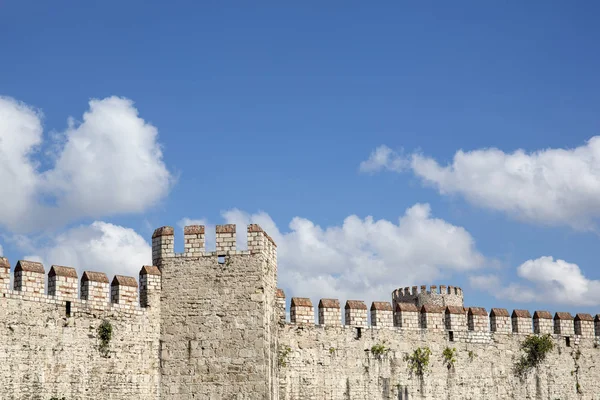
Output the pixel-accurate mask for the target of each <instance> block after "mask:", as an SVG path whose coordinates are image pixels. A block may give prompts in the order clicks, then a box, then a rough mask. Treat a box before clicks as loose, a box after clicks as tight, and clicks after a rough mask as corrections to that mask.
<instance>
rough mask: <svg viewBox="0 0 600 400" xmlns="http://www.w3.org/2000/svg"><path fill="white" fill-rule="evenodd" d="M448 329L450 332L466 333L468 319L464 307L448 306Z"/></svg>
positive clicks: (446, 313) (446, 316) (446, 314)
mask: <svg viewBox="0 0 600 400" xmlns="http://www.w3.org/2000/svg"><path fill="white" fill-rule="evenodd" d="M445 318H446V329H448V330H449V331H466V330H467V317H466V315H465V311H464V309H463V307H459V306H447V307H446V312H445Z"/></svg>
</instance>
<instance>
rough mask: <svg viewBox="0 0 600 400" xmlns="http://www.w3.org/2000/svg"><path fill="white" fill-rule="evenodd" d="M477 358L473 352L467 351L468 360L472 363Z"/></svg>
mask: <svg viewBox="0 0 600 400" xmlns="http://www.w3.org/2000/svg"><path fill="white" fill-rule="evenodd" d="M475 357H477V354H475V352H474V351H473V350H469V360H471V361H473V360H474V359H475Z"/></svg>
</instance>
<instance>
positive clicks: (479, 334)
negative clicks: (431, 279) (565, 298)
mask: <svg viewBox="0 0 600 400" xmlns="http://www.w3.org/2000/svg"><path fill="white" fill-rule="evenodd" d="M368 310H370V314H369V315H370V318H369V319H367V312H368ZM344 311H345V320H344V321H341V318H340V316H341V307H340V301H339V300H338V299H321V300H320V301H319V306H318V314H317V315H316V317H317V321H318V323H315V310H314V307H313V305H312V302H311V300H310V299H309V298H304V297H293V298H292V302H291V309H290V316H291V324H302V325H315V326H316V325H321V326H342V327H348V328H369V327H371V328H374V329H394V330H402V331H404V330H410V331H431V332H447V333H448V334H449V337H455V338H460V337H464V338H466V337H471V336H469V335H475V336H473V338H472V339H470V340H475V341H477V340H479V341H485V340H491V337H492V335H527V334H532V333H535V334H546V333H550V334H554V335H560V336H572V337H579V338H581V339H593V340H600V314H598V315H596V316H592V315H590V314H583V313H579V314H577V315H576V316H575V317H572V316H571V314H569V313H563V312H557V313H556V314H555V316H554V317H553V316H552V314H550V313H549V312H548V311H540V310H538V311H535V313H534V314H533V316H532V314H531V313H530V312H529V311H528V310H519V309H516V310H513V311H512V313H509V311H508V310H507V309H505V308H491V309H490V312H489V313H488V312H487V311H486V309H485V308H483V307H469V308H464V307H459V306H446V307H440V306H436V305H431V304H426V305H423V306H422V307H420V308H417V306H416V305H415V304H413V303H397V304H396V306H395V307H394V308H392V306H391V305H390V303H389V302H381V301H374V302H372V303H371V306H370V308H367V306H366V304H365V303H364V302H363V301H360V300H348V301H346V303H345V305H344ZM534 326H535V329H533V328H534ZM456 335H458V336H456ZM465 335H467V336H465Z"/></svg>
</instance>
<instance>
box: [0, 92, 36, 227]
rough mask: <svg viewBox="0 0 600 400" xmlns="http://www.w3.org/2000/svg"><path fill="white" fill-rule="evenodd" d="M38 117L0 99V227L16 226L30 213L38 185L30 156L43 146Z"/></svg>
mask: <svg viewBox="0 0 600 400" xmlns="http://www.w3.org/2000/svg"><path fill="white" fill-rule="evenodd" d="M40 118H41V116H40V113H39V112H38V111H36V110H34V109H32V108H30V107H28V106H27V105H25V104H23V103H20V102H18V101H16V100H13V99H11V98H7V97H0V182H2V184H0V197H1V198H2V207H0V223H4V224H7V225H9V226H12V227H16V226H19V225H20V224H21V221H22V219H23V217H24V216H26V215H27V214H28V213H29V212H30V211H31V206H32V203H33V202H34V199H35V195H36V192H37V190H38V185H39V175H38V173H37V171H36V164H35V163H34V162H33V161H32V160H31V156H32V154H33V153H34V152H35V150H36V149H37V147H38V146H39V145H40V143H41V142H42V124H41V122H40Z"/></svg>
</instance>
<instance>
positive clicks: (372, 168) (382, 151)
mask: <svg viewBox="0 0 600 400" xmlns="http://www.w3.org/2000/svg"><path fill="white" fill-rule="evenodd" d="M409 166H410V163H409V162H408V160H407V159H406V158H404V157H402V156H401V155H400V154H398V153H397V152H395V151H394V150H392V149H390V148H389V147H387V146H379V147H377V148H376V149H375V150H373V151H372V152H371V154H370V155H369V158H368V159H367V160H366V161H363V162H361V163H360V166H359V170H360V171H361V172H378V171H381V170H388V171H395V172H401V171H403V170H405V169H406V168H407V167H409Z"/></svg>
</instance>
